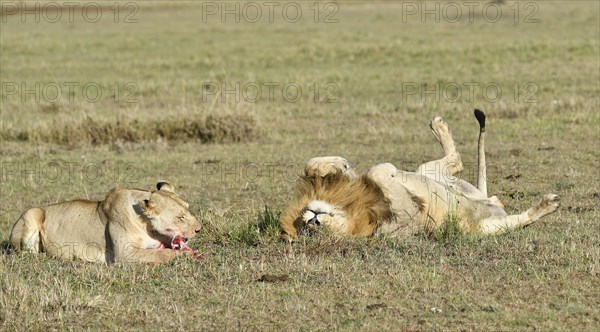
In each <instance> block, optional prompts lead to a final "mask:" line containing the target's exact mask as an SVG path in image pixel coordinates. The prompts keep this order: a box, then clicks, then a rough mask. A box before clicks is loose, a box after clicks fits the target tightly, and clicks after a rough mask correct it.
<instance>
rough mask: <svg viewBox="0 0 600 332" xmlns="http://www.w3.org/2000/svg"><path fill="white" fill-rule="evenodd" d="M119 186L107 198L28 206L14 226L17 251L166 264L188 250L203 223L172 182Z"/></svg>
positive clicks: (190, 250) (14, 245) (92, 260)
mask: <svg viewBox="0 0 600 332" xmlns="http://www.w3.org/2000/svg"><path fill="white" fill-rule="evenodd" d="M156 187H157V189H158V190H155V191H145V190H136V189H122V188H115V189H113V190H111V191H110V192H109V193H108V194H107V195H106V198H105V199H104V200H103V201H99V202H94V201H88V200H75V201H70V202H63V203H58V204H53V205H49V206H46V207H42V208H32V209H29V210H27V211H26V212H25V213H23V215H22V216H21V218H19V220H17V222H16V223H15V225H14V226H13V229H12V232H11V235H10V242H11V244H12V246H13V247H14V248H15V249H16V250H23V251H29V252H46V253H48V254H50V255H52V256H55V257H59V258H64V259H71V258H73V257H77V258H80V259H83V260H85V261H90V262H103V263H111V262H152V263H163V262H167V261H169V260H171V259H173V258H174V257H175V256H177V255H179V254H181V253H184V252H187V253H192V254H195V255H197V256H199V253H198V252H197V251H195V250H194V249H191V248H190V247H188V246H187V239H188V238H190V237H192V236H194V235H195V234H196V233H198V232H199V231H200V223H199V222H198V221H197V220H196V218H194V216H193V215H192V214H191V213H190V212H189V211H188V207H189V205H188V204H187V203H186V202H184V201H183V200H182V199H181V198H179V196H177V194H176V193H175V190H174V188H173V186H172V185H171V184H170V183H168V182H164V181H161V182H159V183H158V184H157V185H156Z"/></svg>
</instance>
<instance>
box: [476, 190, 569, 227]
mask: <svg viewBox="0 0 600 332" xmlns="http://www.w3.org/2000/svg"><path fill="white" fill-rule="evenodd" d="M559 205H560V198H559V197H558V195H555V194H547V195H545V196H544V197H543V198H542V199H541V200H540V201H539V202H538V203H537V204H536V205H534V206H533V207H531V208H530V209H528V210H527V211H525V212H523V213H521V214H515V215H506V214H505V213H503V215H498V214H496V215H492V216H491V217H488V218H485V219H483V220H482V221H481V224H480V226H481V231H482V232H483V233H485V234H500V233H504V232H506V231H508V230H511V229H515V228H519V227H523V226H527V225H529V224H531V223H533V222H534V221H536V220H538V219H540V218H541V217H543V216H545V215H548V214H550V213H552V212H554V211H556V209H557V208H558V207H559ZM500 211H502V212H504V211H503V210H500Z"/></svg>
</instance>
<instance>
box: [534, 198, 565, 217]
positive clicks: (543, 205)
mask: <svg viewBox="0 0 600 332" xmlns="http://www.w3.org/2000/svg"><path fill="white" fill-rule="evenodd" d="M559 206H560V197H559V196H558V195H556V194H546V195H544V197H543V198H542V200H541V201H540V202H539V203H538V204H537V205H535V206H534V207H533V208H532V209H531V213H530V216H531V219H532V220H537V219H539V218H541V217H543V216H545V215H547V214H550V213H552V212H554V211H556V209H558V207H559Z"/></svg>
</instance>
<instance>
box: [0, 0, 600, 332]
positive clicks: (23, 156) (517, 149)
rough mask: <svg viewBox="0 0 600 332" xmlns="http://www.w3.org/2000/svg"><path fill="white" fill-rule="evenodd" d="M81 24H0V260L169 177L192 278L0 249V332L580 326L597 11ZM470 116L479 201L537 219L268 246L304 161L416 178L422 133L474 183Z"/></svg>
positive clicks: (596, 267)
mask: <svg viewBox="0 0 600 332" xmlns="http://www.w3.org/2000/svg"><path fill="white" fill-rule="evenodd" d="M98 3H99V2H93V3H92V5H93V6H88V7H86V8H87V9H88V10H87V11H85V10H82V8H83V7H82V6H83V5H84V4H85V2H82V3H80V4H81V5H82V6H80V7H77V8H75V9H74V10H73V17H72V20H71V19H70V16H69V11H68V9H66V8H58V7H55V8H50V7H47V6H46V7H44V6H45V5H46V3H44V2H39V3H38V4H39V5H40V8H39V15H40V16H39V18H40V19H39V22H36V16H35V14H28V15H25V16H22V12H19V11H18V10H17V9H18V4H17V3H16V2H5V1H3V2H2V3H1V4H2V11H3V12H2V16H1V17H0V18H1V19H2V23H1V29H0V42H1V46H0V70H1V72H0V79H1V81H2V91H1V93H2V95H1V97H2V101H1V104H0V106H1V121H0V138H2V144H1V146H0V155H1V158H2V159H1V160H2V161H1V166H2V167H1V170H2V174H1V181H2V183H1V190H0V193H1V194H0V240H1V241H4V242H2V243H3V244H2V245H3V246H4V247H6V246H7V240H8V236H9V233H10V229H11V227H12V224H13V223H14V222H15V221H16V220H17V219H18V217H19V216H20V214H21V213H22V212H23V211H25V210H26V209H27V208H29V207H33V206H42V205H46V204H50V203H55V202H60V201H64V200H69V199H75V198H89V199H95V200H99V199H102V198H103V197H104V195H105V194H106V193H107V192H108V191H109V190H110V189H111V188H113V187H115V186H125V187H136V188H141V189H151V188H153V186H154V185H155V183H156V182H157V180H159V179H168V180H170V181H171V182H172V183H173V184H174V185H175V186H176V188H177V190H178V192H179V194H180V195H181V196H182V197H183V198H184V199H185V200H186V201H188V202H189V203H190V205H191V211H192V212H193V213H194V214H195V215H197V217H198V219H199V220H202V222H203V225H204V228H203V231H202V232H201V234H200V236H198V237H196V238H194V239H193V240H192V245H193V246H194V247H195V248H198V249H199V250H200V251H201V252H203V253H204V255H205V257H206V259H204V260H203V261H197V260H192V259H188V258H181V259H177V260H175V261H174V262H172V263H170V264H166V265H163V266H145V265H127V266H121V265H110V266H105V265H95V264H89V263H83V262H79V261H58V260H55V259H52V258H50V257H47V256H45V255H28V254H14V253H13V254H11V253H9V251H8V250H5V251H6V253H5V254H2V255H0V288H1V290H0V308H1V309H0V329H2V330H63V329H65V330H71V329H73V330H79V329H92V330H96V329H101V330H105V329H117V328H118V329H127V330H129V329H140V330H167V329H169V330H170V329H186V330H302V331H305V330H344V331H345V330H367V331H375V330H390V331H398V330H409V331H425V330H590V331H591V330H597V329H599V328H600V310H599V308H600V264H599V260H600V225H599V224H598V221H599V220H600V208H599V206H600V204H599V203H600V181H599V180H600V176H599V173H598V167H599V166H600V165H599V158H600V149H599V147H600V137H599V135H600V132H599V131H600V115H599V109H600V107H599V106H600V105H599V99H598V96H599V92H600V87H599V81H600V76H599V75H600V63H599V60H598V58H599V56H600V31H599V10H600V7H599V4H598V3H597V2H594V1H544V2H542V1H537V2H513V1H510V0H509V1H506V2H505V3H503V4H492V5H488V7H485V8H487V11H483V8H484V5H485V4H486V2H481V4H480V5H479V6H477V7H475V8H474V10H473V13H472V15H470V14H469V11H468V8H469V7H468V5H467V3H466V2H455V3H454V4H455V5H457V6H459V9H461V11H462V17H461V18H460V19H459V20H456V19H455V18H456V8H455V7H452V6H455V5H450V4H449V2H445V1H442V2H433V1H429V2H427V3H426V5H427V6H429V7H428V8H430V9H431V8H434V11H436V10H435V8H436V7H435V6H436V4H437V5H438V6H439V11H438V14H439V19H437V21H436V17H435V16H434V15H433V14H429V15H425V16H424V17H422V16H421V14H422V12H421V10H422V9H427V8H423V7H422V6H423V3H422V2H405V3H404V4H403V3H400V2H354V1H341V2H337V3H335V4H328V3H324V2H323V3H319V4H318V7H315V5H314V4H313V3H312V2H310V3H302V6H301V8H302V14H301V15H298V14H295V13H294V11H295V10H297V8H296V5H297V4H298V3H291V4H290V3H288V5H287V6H286V3H279V2H276V5H277V6H276V7H274V9H273V12H272V15H271V16H269V7H268V5H266V4H265V3H262V2H258V3H256V4H258V6H259V7H260V9H261V11H262V16H260V17H258V18H257V16H256V11H255V10H256V8H253V7H248V5H247V3H244V2H239V3H237V4H238V6H239V11H237V15H239V23H238V22H236V14H235V13H234V14H229V15H225V16H224V17H221V14H222V10H223V9H228V8H229V9H231V8H233V9H234V12H236V10H235V9H236V7H235V6H236V2H229V3H227V4H225V3H222V2H208V3H204V4H202V3H199V2H190V1H181V2H179V1H170V2H154V1H153V2H142V1H137V2H130V3H128V4H126V3H121V5H119V7H118V8H115V7H114V4H112V2H107V3H101V4H102V5H103V7H100V8H101V10H102V14H101V15H99V16H98V17H96V14H97V13H98V12H97V6H96V5H97V4H98ZM32 6H33V5H32ZM111 6H112V7H111ZM221 6H229V7H228V8H222V7H221ZM284 6H286V7H285V8H287V9H288V11H287V14H285V13H283V14H282V8H284ZM15 8H17V9H15ZM497 8H501V10H502V14H500V15H499V16H498V18H496V14H495V12H494V10H495V9H497ZM57 12H59V13H62V16H61V17H60V18H59V19H56V17H57V15H56V14H57ZM117 14H118V15H117ZM316 14H318V17H317V16H315V15H316ZM51 21H56V22H51ZM71 21H72V22H71ZM253 21H256V22H255V23H253ZM293 21H295V22H293ZM454 21H457V22H454ZM470 21H472V22H470ZM36 84H37V85H36ZM236 84H237V85H238V86H239V89H236ZM256 87H258V88H260V89H261V94H260V95H258V94H257V93H256V91H257V90H256ZM224 90H227V91H224ZM297 91H301V95H297V94H296V92H297ZM223 92H224V93H223ZM500 93H501V95H500ZM476 107H477V108H480V109H482V110H484V111H485V112H486V113H487V115H488V119H489V122H488V126H487V127H488V129H487V133H488V136H487V140H486V143H487V151H488V162H489V164H490V166H489V170H488V178H489V181H488V191H489V192H490V193H493V194H496V195H498V196H499V197H500V198H501V200H502V201H503V202H504V204H505V205H506V207H507V211H508V212H514V211H523V210H525V209H527V208H528V207H529V206H531V205H532V204H533V203H534V202H536V201H537V200H538V199H539V197H541V195H543V194H544V193H548V192H554V193H557V194H559V195H560V196H561V198H562V207H561V208H560V209H559V210H558V212H557V213H555V214H553V215H550V216H548V217H546V218H544V219H543V220H542V221H540V222H538V223H536V224H534V225H532V226H531V227H527V228H525V229H522V230H518V231H514V232H510V233H508V234H505V235H502V236H498V237H471V236H458V237H445V238H438V239H433V238H429V237H426V236H421V237H418V236H417V237H414V238H409V239H391V238H369V239H356V240H349V239H335V238H331V237H329V236H327V235H319V236H314V237H310V238H304V239H302V240H300V241H299V242H298V243H295V244H293V245H292V246H291V247H287V248H286V245H285V244H284V243H282V242H280V241H279V240H278V232H277V229H274V228H273V226H272V225H273V224H275V223H276V220H277V217H278V216H279V213H280V212H281V211H282V210H283V209H284V208H285V207H286V205H287V204H288V203H289V202H290V201H291V200H292V199H293V190H294V185H295V181H296V178H297V176H298V174H300V172H301V171H302V168H303V163H304V162H305V161H306V160H308V159H309V158H311V157H314V156H321V155H341V156H344V157H346V158H347V159H348V160H349V161H350V162H351V163H353V164H354V165H355V167H356V168H358V169H360V170H366V169H368V167H370V166H372V165H375V164H377V163H381V162H392V163H394V164H395V165H397V166H398V168H403V169H407V170H411V169H414V168H415V166H417V165H418V164H420V163H422V162H424V161H427V160H432V159H433V158H436V157H438V156H439V155H440V154H441V152H442V151H441V148H439V147H438V146H437V143H436V142H435V139H434V137H433V135H431V134H430V132H429V128H428V122H429V120H430V118H431V117H432V116H434V115H441V116H443V117H444V118H445V119H446V121H447V122H448V123H449V124H450V127H451V128H452V130H453V133H454V138H455V140H456V141H457V144H458V147H459V150H460V152H461V153H462V156H463V161H465V165H466V170H465V171H464V172H463V174H462V175H461V176H462V177H463V178H465V179H468V180H470V181H473V180H474V179H475V178H476V167H475V162H476V148H477V143H476V139H477V134H478V127H477V123H476V121H475V119H474V118H473V116H472V111H473V108H476ZM207 137H208V138H207ZM265 225H266V226H269V227H263V226H265ZM264 275H267V277H266V278H263V276H264ZM269 276H271V278H269ZM265 279H266V280H265Z"/></svg>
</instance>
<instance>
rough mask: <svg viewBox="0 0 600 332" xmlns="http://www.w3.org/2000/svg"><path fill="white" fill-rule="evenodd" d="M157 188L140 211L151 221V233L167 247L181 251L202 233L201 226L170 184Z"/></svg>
mask: <svg viewBox="0 0 600 332" xmlns="http://www.w3.org/2000/svg"><path fill="white" fill-rule="evenodd" d="M156 187H157V189H158V190H156V191H152V192H151V193H150V198H148V199H146V200H144V201H143V202H141V203H140V210H141V212H142V214H143V216H144V217H145V218H146V219H147V220H148V221H149V223H148V228H149V229H148V231H149V233H150V234H153V235H154V237H155V238H156V239H157V240H159V241H160V242H161V243H162V244H164V245H165V247H167V248H173V249H179V248H181V247H182V246H183V245H185V243H186V242H187V240H188V239H189V238H191V237H193V236H194V235H196V233H198V232H199V231H200V228H201V225H200V223H199V222H198V220H196V218H195V217H194V216H193V215H192V214H191V213H190V211H189V210H188V208H189V204H188V203H186V202H185V201H183V200H182V199H181V198H179V196H178V195H177V194H176V193H175V189H174V188H173V186H172V185H171V184H170V183H168V182H159V183H158V184H157V185H156Z"/></svg>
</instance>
